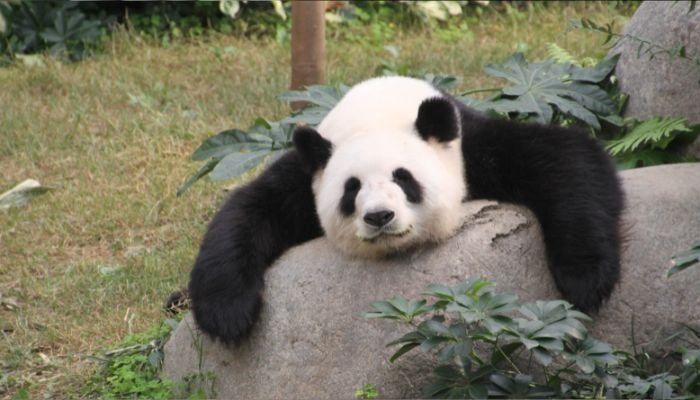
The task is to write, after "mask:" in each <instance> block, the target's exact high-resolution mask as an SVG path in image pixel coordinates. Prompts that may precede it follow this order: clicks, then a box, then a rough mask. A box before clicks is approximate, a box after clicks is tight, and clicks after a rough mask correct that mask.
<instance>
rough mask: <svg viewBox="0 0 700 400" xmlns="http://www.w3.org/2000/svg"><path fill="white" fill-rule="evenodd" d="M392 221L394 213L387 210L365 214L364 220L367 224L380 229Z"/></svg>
mask: <svg viewBox="0 0 700 400" xmlns="http://www.w3.org/2000/svg"><path fill="white" fill-rule="evenodd" d="M392 219H394V212H393V211H389V210H381V211H375V212H369V213H367V214H365V217H364V220H365V222H366V223H367V224H369V225H372V226H375V227H377V228H381V227H382V226H384V225H386V224H388V223H389V222H390V221H391V220H392Z"/></svg>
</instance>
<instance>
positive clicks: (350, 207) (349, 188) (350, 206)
mask: <svg viewBox="0 0 700 400" xmlns="http://www.w3.org/2000/svg"><path fill="white" fill-rule="evenodd" d="M361 187H362V184H361V183H360V180H359V179H357V178H355V177H354V176H352V177H350V178H348V180H347V181H345V188H344V190H343V197H341V198H340V212H341V213H342V214H343V215H345V216H350V215H352V214H353V213H354V212H355V198H356V197H357V192H359V191H360V188H361Z"/></svg>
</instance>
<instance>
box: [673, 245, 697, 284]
mask: <svg viewBox="0 0 700 400" xmlns="http://www.w3.org/2000/svg"><path fill="white" fill-rule="evenodd" d="M671 263H672V264H673V267H672V268H671V269H669V270H668V274H667V275H666V276H667V277H669V276H671V275H674V274H676V273H678V272H681V271H683V270H685V269H687V268H689V267H690V266H692V265H695V264H697V263H700V241H698V242H695V243H693V245H692V246H691V248H690V250H688V251H684V252H682V253H678V254H676V255H674V256H673V257H672V258H671Z"/></svg>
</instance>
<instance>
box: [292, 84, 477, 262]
mask: <svg viewBox="0 0 700 400" xmlns="http://www.w3.org/2000/svg"><path fill="white" fill-rule="evenodd" d="M410 118H411V119H412V121H413V123H412V124H411V125H410V128H409V129H407V128H406V127H405V124H396V126H393V127H392V126H391V124H388V125H387V124H383V125H381V127H380V128H377V129H376V130H374V129H373V128H372V127H371V126H366V127H363V133H362V134H358V135H345V137H346V138H345V139H344V140H342V141H341V142H340V143H332V142H331V141H329V140H327V139H326V138H324V137H323V136H322V135H321V134H319V133H318V132H317V131H316V130H314V129H311V128H308V127H301V128H298V129H297V130H296V131H295V133H294V145H295V147H296V149H297V151H298V153H299V154H300V156H301V158H302V159H303V160H304V162H305V163H306V164H307V165H308V166H309V168H310V169H311V170H312V171H313V172H314V180H313V190H314V196H315V202H316V209H317V212H318V216H319V218H320V221H321V225H322V227H323V229H324V231H325V234H326V236H327V237H328V239H329V240H330V241H331V243H333V244H334V245H335V246H336V247H337V248H339V249H340V250H341V251H343V252H344V253H346V254H349V255H352V256H360V257H371V258H375V257H382V256H385V255H388V254H391V253H395V252H398V251H401V250H404V249H406V248H410V247H412V246H414V245H417V244H420V243H424V242H431V241H433V242H434V241H439V240H442V239H444V238H446V237H448V236H450V235H451V234H453V233H454V232H455V231H456V229H457V228H458V227H459V226H460V224H461V222H462V204H461V203H462V200H463V198H464V195H465V184H464V178H463V165H462V156H461V150H460V140H459V136H460V133H459V114H458V112H457V110H456V109H455V107H454V106H453V105H452V104H451V103H450V101H449V100H448V99H446V98H444V97H432V98H429V99H424V100H423V101H421V102H420V104H419V106H418V107H417V109H416V110H414V112H413V113H412V114H411V115H410ZM328 136H331V137H332V135H328Z"/></svg>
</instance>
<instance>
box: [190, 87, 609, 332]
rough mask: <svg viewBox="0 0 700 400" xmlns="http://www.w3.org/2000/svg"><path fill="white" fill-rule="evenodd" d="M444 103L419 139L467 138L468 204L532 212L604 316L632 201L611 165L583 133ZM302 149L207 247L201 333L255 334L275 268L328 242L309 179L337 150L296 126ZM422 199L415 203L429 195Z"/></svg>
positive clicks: (249, 196)
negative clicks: (322, 239) (626, 201)
mask: <svg viewBox="0 0 700 400" xmlns="http://www.w3.org/2000/svg"><path fill="white" fill-rule="evenodd" d="M447 99H448V100H445V99H439V100H434V99H431V100H428V101H426V102H424V103H423V105H421V110H420V112H419V117H418V119H417V130H418V132H419V133H420V134H421V136H422V137H423V138H424V139H427V138H429V137H436V138H437V139H438V140H439V141H448V140H451V139H449V138H450V137H452V138H453V139H454V138H455V137H453V136H452V133H454V134H456V133H458V132H460V131H461V133H462V137H463V142H462V152H463V155H464V161H465V169H466V179H467V185H468V193H469V195H470V197H471V198H472V199H480V198H486V199H495V200H500V201H506V202H514V203H519V204H523V205H525V206H527V207H529V208H531V209H532V210H533V212H534V213H535V215H536V216H537V218H538V219H539V221H540V224H541V226H542V231H543V234H544V240H545V243H546V247H547V255H548V258H549V266H550V270H551V271H552V274H553V276H554V280H555V282H556V285H557V287H558V288H559V290H560V291H561V292H562V294H563V295H564V297H565V298H566V299H567V300H569V301H570V302H572V303H573V304H574V305H576V307H578V308H579V309H581V310H584V311H591V310H596V309H597V308H598V307H599V306H600V304H601V302H602V301H603V300H604V299H606V298H607V297H608V296H609V295H610V293H611V291H612V290H613V288H614V286H615V284H616V283H617V281H618V279H619V274H620V270H619V262H620V236H619V229H620V226H619V223H620V221H619V220H620V214H621V212H622V208H623V193H622V190H621V188H620V183H619V180H618V178H617V174H616V171H615V167H614V165H613V164H612V162H611V160H610V158H609V157H608V156H607V155H606V153H605V152H604V150H603V149H602V148H601V146H600V145H598V143H597V142H596V141H595V140H594V139H592V138H590V137H589V136H588V135H587V134H586V133H585V132H583V131H579V130H575V129H567V128H558V127H550V126H542V125H535V124H532V125H529V124H522V123H517V122H512V121H507V120H500V119H490V118H487V117H484V116H482V115H480V114H477V113H475V112H474V111H472V110H470V109H468V108H467V107H465V106H464V105H462V104H461V103H459V102H457V101H454V100H452V99H451V98H447ZM399 101H400V100H399ZM446 101H447V105H449V107H446V106H445V104H446ZM452 101H454V103H451V102H452ZM455 110H458V112H459V116H457V115H456V114H455ZM358 118H361V116H358ZM458 122H459V123H461V129H459V128H460V127H455V126H454V124H456V123H458ZM419 125H420V126H419ZM450 132H452V133H450ZM294 144H295V145H296V150H292V151H290V152H289V153H287V154H286V155H284V156H283V157H282V158H280V159H279V160H278V161H276V162H275V163H274V164H272V165H271V166H270V167H268V168H267V170H266V171H265V172H263V174H262V175H261V176H260V177H258V178H257V179H255V180H254V181H252V182H251V183H249V184H248V185H246V186H244V187H242V188H240V189H238V190H236V191H235V192H234V193H233V195H232V196H231V198H230V199H229V200H228V201H227V202H226V203H225V204H224V206H223V207H222V208H221V210H220V211H219V212H218V213H217V214H216V216H215V217H214V219H213V221H212V222H211V224H210V225H209V228H208V230H207V233H206V235H205V236H204V240H203V241H202V245H201V248H200V252H199V255H198V257H197V260H196V262H195V265H194V268H193V270H192V273H191V276H190V284H189V291H190V295H191V299H192V310H193V312H194V316H195V320H196V321H197V324H198V325H199V327H200V328H201V329H202V330H203V331H204V332H206V333H208V334H209V335H210V336H212V337H215V338H219V339H221V340H222V341H224V342H227V343H231V342H233V343H237V342H239V341H240V340H242V339H243V338H245V337H246V336H247V335H248V334H249V333H250V330H251V328H252V326H253V324H254V323H255V321H256V319H257V318H258V314H259V311H260V302H261V292H262V290H263V277H264V273H265V270H266V269H267V268H268V267H269V266H270V265H271V264H272V263H273V261H274V260H275V259H277V258H278V257H279V256H280V255H281V254H282V253H283V252H284V251H286V250H287V249H288V248H289V247H291V246H294V245H296V244H300V243H303V242H305V241H307V240H310V239H313V238H315V237H318V236H321V235H322V234H323V231H322V228H321V226H320V223H319V219H318V216H317V214H316V207H315V204H314V197H313V193H312V190H311V181H312V175H313V173H314V172H315V171H316V170H317V169H318V168H322V167H323V166H325V164H326V162H327V161H328V158H329V157H330V154H331V145H330V143H329V142H328V141H326V140H325V139H323V138H321V137H320V135H318V133H317V132H316V131H314V130H313V129H310V128H300V129H299V130H297V132H295V135H294ZM395 175H396V174H395ZM398 175H399V177H400V178H401V179H404V178H406V176H403V177H401V176H402V175H405V174H402V173H399V174H398ZM401 179H399V181H401ZM347 186H348V185H347V184H346V192H347V191H348V188H347ZM350 186H351V187H350V189H353V188H354V187H355V186H357V189H358V190H359V185H356V184H354V183H351V184H350ZM403 187H404V186H402V188H403ZM353 190H354V189H353ZM412 190H414V189H412ZM404 191H406V192H407V197H408V195H409V193H411V191H410V190H408V191H407V190H406V189H404ZM414 192H415V193H414V195H412V198H413V199H414V200H418V199H419V198H420V197H422V192H420V191H418V192H416V191H415V190H414ZM352 203H353V208H354V196H353V202H352ZM346 211H349V207H348V210H346ZM353 212H354V210H353Z"/></svg>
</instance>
